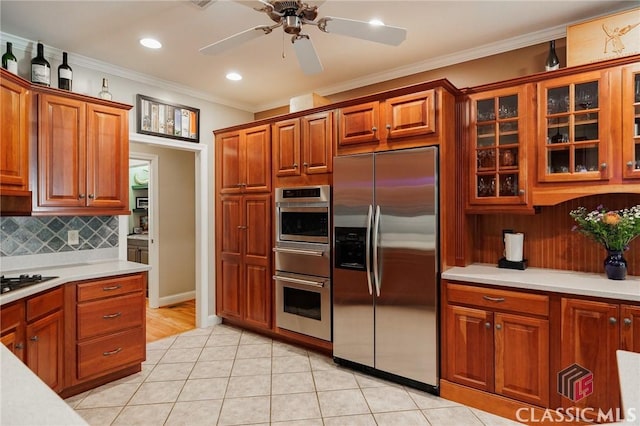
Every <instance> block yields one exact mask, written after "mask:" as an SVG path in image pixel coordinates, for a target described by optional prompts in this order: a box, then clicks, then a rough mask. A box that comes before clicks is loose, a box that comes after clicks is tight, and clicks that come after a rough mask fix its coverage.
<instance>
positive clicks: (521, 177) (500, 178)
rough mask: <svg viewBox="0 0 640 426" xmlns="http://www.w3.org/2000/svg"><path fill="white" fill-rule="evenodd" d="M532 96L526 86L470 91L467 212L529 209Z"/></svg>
mask: <svg viewBox="0 0 640 426" xmlns="http://www.w3.org/2000/svg"><path fill="white" fill-rule="evenodd" d="M532 100H533V87H532V86H531V85H529V84H525V85H520V86H516V87H513V88H507V89H497V90H491V91H487V92H481V93H474V94H471V95H469V113H470V114H469V116H470V120H471V121H470V124H469V129H470V131H469V141H470V143H469V145H470V147H469V152H470V156H469V177H470V182H469V184H470V187H469V188H470V189H469V198H468V204H467V211H468V212H476V213H477V212H480V213H486V212H489V211H494V212H495V211H497V210H501V209H502V210H511V211H513V210H517V208H518V206H522V207H524V208H531V204H530V198H529V187H528V185H529V173H528V170H529V168H528V162H529V161H530V160H531V158H532V157H531V154H530V153H529V146H530V144H529V143H528V140H529V139H530V136H531V135H532V134H533V133H534V128H533V122H532V120H531V118H530V117H531V114H532V111H533V107H534V105H533V102H532Z"/></svg>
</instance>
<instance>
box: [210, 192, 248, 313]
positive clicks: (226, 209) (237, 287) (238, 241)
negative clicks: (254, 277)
mask: <svg viewBox="0 0 640 426" xmlns="http://www.w3.org/2000/svg"><path fill="white" fill-rule="evenodd" d="M242 202H243V199H242V196H240V195H226V196H223V197H222V199H221V200H220V203H219V208H218V211H219V212H220V214H219V220H218V221H217V223H218V225H217V226H216V234H217V235H218V238H217V240H216V242H217V247H216V249H217V252H218V253H219V255H218V265H217V269H218V271H217V278H216V279H217V285H216V296H217V297H216V303H217V307H216V308H217V313H218V315H221V316H229V317H233V318H238V319H239V318H241V316H242V312H241V303H240V301H241V300H242V299H241V298H242V297H243V296H244V292H243V291H242V270H241V264H242V255H243V248H242V237H241V235H243V234H244V232H245V231H244V229H243V226H244V224H243V220H242V219H243V217H242Z"/></svg>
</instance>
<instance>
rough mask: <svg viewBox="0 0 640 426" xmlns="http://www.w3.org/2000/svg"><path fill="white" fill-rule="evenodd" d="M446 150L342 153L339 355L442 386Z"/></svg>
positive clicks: (336, 194)
mask: <svg viewBox="0 0 640 426" xmlns="http://www.w3.org/2000/svg"><path fill="white" fill-rule="evenodd" d="M437 158H438V150H437V148H436V147H428V148H414V149H408V150H397V151H388V152H381V153H374V154H364V155H352V156H343V157H336V158H335V159H334V173H333V226H334V250H333V253H334V264H333V355H334V360H335V361H336V362H337V363H339V364H343V365H348V366H351V367H355V368H362V369H364V370H368V371H369V372H371V373H373V374H378V375H381V376H385V377H387V378H391V379H395V380H398V381H404V382H407V383H408V384H411V385H414V386H416V387H421V388H424V389H426V390H429V391H435V392H438V373H439V368H438V333H437V323H438V311H437V306H438V297H437V295H438V272H439V270H438V269H439V268H438V265H439V261H438V173H437V164H438V161H437Z"/></svg>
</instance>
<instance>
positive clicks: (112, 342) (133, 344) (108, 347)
mask: <svg viewBox="0 0 640 426" xmlns="http://www.w3.org/2000/svg"><path fill="white" fill-rule="evenodd" d="M77 348H78V364H77V369H78V371H77V373H78V379H79V380H83V379H87V378H90V377H91V376H96V375H99V374H106V373H109V372H110V371H112V370H117V369H119V368H121V367H124V366H127V365H129V364H134V363H138V362H142V361H144V359H145V336H144V329H143V328H142V327H139V328H134V329H132V330H127V331H123V332H120V333H117V334H113V335H110V336H105V337H100V338H97V339H92V340H91V341H88V342H84V343H79V344H78V345H77Z"/></svg>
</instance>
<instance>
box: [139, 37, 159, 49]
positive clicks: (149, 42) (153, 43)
mask: <svg viewBox="0 0 640 426" xmlns="http://www.w3.org/2000/svg"><path fill="white" fill-rule="evenodd" d="M140 44H141V45H143V46H144V47H148V48H149V49H160V48H161V47H162V43H160V42H159V41H158V40H156V39H153V38H143V39H140Z"/></svg>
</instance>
